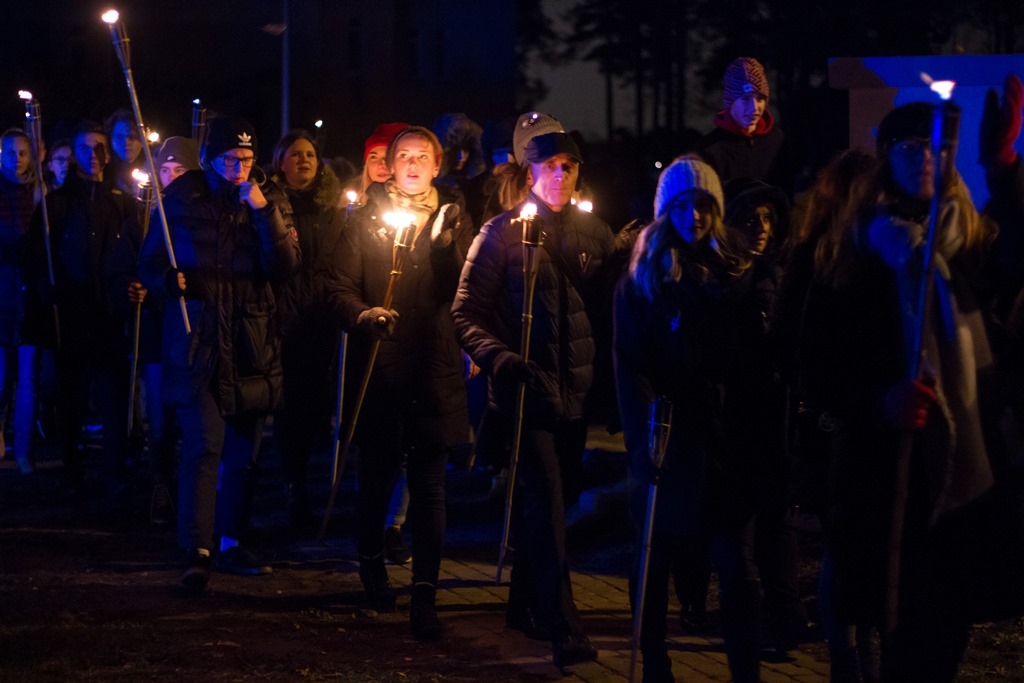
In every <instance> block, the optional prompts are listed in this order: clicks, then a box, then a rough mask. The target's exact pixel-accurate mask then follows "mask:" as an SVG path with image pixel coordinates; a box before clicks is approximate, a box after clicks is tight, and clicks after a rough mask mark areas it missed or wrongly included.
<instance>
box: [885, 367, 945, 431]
mask: <svg viewBox="0 0 1024 683" xmlns="http://www.w3.org/2000/svg"><path fill="white" fill-rule="evenodd" d="M936 399H937V397H936V395H935V390H934V389H932V388H931V387H930V386H928V385H927V384H925V383H924V382H923V381H921V380H918V379H907V380H903V381H902V382H900V383H899V384H894V385H892V386H891V387H889V390H888V391H887V392H885V398H883V399H882V412H883V414H884V415H885V419H886V421H888V422H889V424H891V425H892V426H893V427H896V428H897V429H902V430H903V431H908V432H912V431H916V430H918V429H921V428H922V427H924V426H925V425H926V424H928V409H929V408H931V407H932V405H933V404H934V403H935V401H936Z"/></svg>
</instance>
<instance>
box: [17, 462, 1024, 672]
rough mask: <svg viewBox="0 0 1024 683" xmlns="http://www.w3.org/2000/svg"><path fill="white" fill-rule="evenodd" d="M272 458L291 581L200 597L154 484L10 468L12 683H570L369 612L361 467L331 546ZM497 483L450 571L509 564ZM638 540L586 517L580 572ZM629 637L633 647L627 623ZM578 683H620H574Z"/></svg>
mask: <svg viewBox="0 0 1024 683" xmlns="http://www.w3.org/2000/svg"><path fill="white" fill-rule="evenodd" d="M266 446H267V447H266V450H267V456H266V457H265V458H264V472H263V477H262V484H261V487H260V492H259V495H258V503H257V514H256V517H255V520H254V527H255V528H254V534H253V539H252V544H251V546H252V547H254V548H258V549H259V550H261V551H263V553H264V554H265V555H266V557H267V558H268V559H269V560H270V561H271V562H272V564H273V566H274V568H275V571H274V573H273V574H272V575H271V576H267V577H256V578H239V577H232V576H227V575H223V574H214V576H213V579H212V581H211V584H210V586H209V588H208V590H207V592H206V593H205V594H204V595H202V596H200V597H197V598H196V597H186V596H185V595H183V594H182V593H181V591H180V590H179V589H178V572H179V557H178V554H177V552H176V550H175V536H174V531H173V528H160V527H154V526H152V525H150V524H149V521H148V502H149V489H148V486H146V485H144V483H143V481H142V479H141V478H140V481H139V485H138V486H137V492H136V493H135V495H134V496H133V498H132V506H131V512H130V513H128V514H120V515H118V516H116V517H112V515H111V514H110V512H109V511H108V510H107V509H106V508H105V507H104V505H103V504H102V499H101V498H95V497H94V498H88V497H86V498H84V499H83V498H79V497H74V496H69V495H67V494H65V493H64V492H63V491H62V489H61V488H60V486H59V480H58V474H59V462H58V461H56V460H54V459H49V460H46V459H44V461H43V462H42V467H41V468H40V471H38V472H37V473H36V474H34V475H32V476H28V477H26V476H23V475H21V474H19V473H18V471H17V468H16V467H15V466H14V463H13V458H12V457H11V456H9V457H8V458H7V459H6V460H4V461H0V681H2V682H8V681H18V682H21V681H54V682H57V681H111V682H120V681H124V682H127V681H210V682H220V681H224V682H227V681H240V680H246V681H252V680H266V681H403V682H417V681H437V682H462V681H488V682H489V683H505V682H512V681H539V680H551V679H555V680H557V679H558V677H559V676H558V673H557V670H556V669H554V667H551V666H550V664H547V665H544V664H543V662H540V664H539V665H537V666H530V665H522V664H521V662H522V661H527V662H529V661H532V660H530V659H529V658H530V657H534V658H535V659H536V657H537V654H536V653H537V650H536V647H535V646H534V649H533V650H528V649H527V647H528V644H529V643H530V641H526V640H525V639H522V638H521V637H520V636H519V634H515V633H513V632H506V634H507V637H508V639H509V642H508V643H505V642H502V643H495V644H494V646H493V647H483V648H482V647H481V646H480V643H481V642H483V643H485V644H486V642H487V641H486V639H484V640H481V639H479V638H473V637H464V636H467V631H470V632H472V631H473V630H474V629H475V627H474V626H473V625H472V621H469V622H466V623H462V624H460V625H458V626H456V625H454V624H453V625H452V628H451V629H450V630H449V632H448V637H447V638H446V639H445V640H444V641H442V642H440V643H434V644H422V643H417V642H416V641H414V640H413V639H412V638H411V637H410V636H409V631H408V596H407V595H403V596H402V597H401V598H400V600H399V606H398V610H397V611H396V612H395V613H391V614H381V613H375V612H369V611H364V610H362V609H360V607H359V604H358V598H359V593H360V586H359V579H358V573H357V567H356V564H355V562H354V561H353V560H354V558H355V552H354V548H353V546H352V544H351V540H350V535H349V534H350V531H351V529H352V508H351V500H352V486H351V485H352V478H351V469H352V468H351V467H350V468H349V470H350V473H349V475H348V476H347V477H346V485H345V486H343V488H342V493H341V495H340V496H339V506H338V509H337V511H336V513H335V516H334V518H333V521H332V525H331V530H330V532H329V534H328V536H327V538H326V542H324V543H320V542H317V541H316V538H315V536H316V529H315V528H314V529H310V530H306V531H304V532H295V531H293V530H292V529H290V528H289V527H288V525H287V515H286V512H285V494H284V486H283V485H282V484H281V481H282V478H281V476H280V468H279V463H278V461H277V458H276V455H275V454H274V453H273V444H272V443H270V442H268V443H267V445H266ZM591 462H592V463H596V464H592V466H591V467H589V468H588V470H587V471H588V478H589V481H588V484H589V485H590V486H604V485H608V484H610V483H611V482H613V481H614V480H615V479H617V478H618V477H620V476H621V467H620V464H616V463H617V461H616V459H615V458H614V457H612V458H603V459H602V458H594V459H593V460H592V461H591ZM92 464H95V463H92ZM328 465H329V463H328V458H327V455H326V454H320V455H318V456H316V457H315V458H314V462H313V464H312V467H311V480H314V481H319V482H322V485H321V486H319V487H317V488H314V493H315V494H320V495H321V497H320V498H319V500H324V499H325V498H326V488H327V480H328V474H327V473H328ZM138 469H139V470H141V471H144V470H145V467H144V465H141V466H139V467H138ZM488 486H489V475H488V474H487V473H486V472H484V471H483V470H480V469H477V470H475V471H474V472H471V473H466V472H465V471H464V470H462V469H456V468H452V469H450V471H449V540H448V542H447V546H446V558H449V560H452V561H457V562H458V563H459V566H467V565H469V564H472V563H484V564H486V563H492V564H491V566H493V561H494V558H495V555H496V554H497V552H496V551H497V539H498V537H499V535H500V526H501V508H500V505H494V504H493V503H488V502H487V500H486V493H487V489H488ZM630 535H631V530H630V527H629V524H628V522H627V521H626V520H625V519H624V518H623V515H621V514H614V513H613V514H610V515H609V514H607V513H605V514H603V515H602V516H599V517H598V518H594V517H591V518H584V519H582V521H580V522H578V523H577V524H575V525H574V526H573V527H572V528H571V530H570V535H569V544H570V552H571V555H572V558H573V559H572V564H573V567H574V569H575V570H578V571H581V572H588V573H595V574H596V573H601V574H610V575H614V576H618V577H621V576H623V575H624V571H625V567H626V566H627V565H628V557H629V553H630V550H629V547H630ZM804 541H805V555H806V557H805V558H804V562H803V583H804V590H805V594H806V595H807V596H809V597H808V598H807V603H808V609H809V612H810V613H811V616H812V618H813V616H814V611H815V605H814V600H813V598H812V597H810V596H812V595H813V586H814V581H815V577H814V572H815V570H816V567H817V564H816V553H817V552H818V539H817V537H816V534H815V533H814V532H813V530H810V531H808V533H807V534H806V535H805V538H804ZM488 571H489V570H488ZM396 572H399V573H396ZM401 572H405V570H404V569H398V570H396V569H394V568H392V569H391V573H392V578H393V579H395V580H396V581H395V582H396V585H403V584H404V582H405V581H406V580H407V579H408V576H407V573H401ZM506 576H507V575H506ZM449 580H454V579H449ZM481 583H483V582H481ZM448 609H449V608H448V607H445V606H444V605H442V606H441V609H440V611H441V618H442V620H447V621H449V623H451V621H454V619H455V614H456V613H455V611H454V608H451V609H452V611H451V612H450V613H449V614H447V615H446V610H448ZM460 609H461V611H459V612H458V614H459V615H462V614H465V613H466V607H465V606H462V607H461V608H460ZM473 609H474V610H476V614H475V616H474V615H472V614H471V618H476V619H478V620H485V621H487V622H488V623H490V622H493V621H495V620H502V619H503V605H502V603H501V601H500V600H490V601H486V602H482V603H480V604H478V605H474V606H473ZM460 618H461V617H460ZM616 628H618V627H616ZM619 630H621V631H622V635H624V636H625V637H628V631H629V623H628V619H627V620H623V623H622V625H621V629H619ZM520 641H521V643H520ZM510 649H511V650H510ZM801 650H802V653H803V656H805V657H809V658H812V659H816V660H819V661H823V660H824V659H825V649H824V644H823V643H821V642H820V640H819V641H815V642H811V643H808V644H806V645H805V646H802V647H801ZM510 651H511V654H509V653H510ZM540 652H541V654H542V655H543V654H544V652H543V649H542V650H541V651H540ZM677 675H678V674H677ZM569 679H570V680H608V679H607V678H604V679H602V678H594V677H589V678H588V677H584V678H579V677H574V676H573V675H572V674H569ZM615 680H621V678H615ZM687 680H695V679H693V678H687ZM766 680H768V679H767V678H766ZM772 680H775V679H772ZM786 680H814V679H813V677H811V678H800V679H788V678H787V679H786ZM960 680H962V681H1024V634H1022V630H1021V627H1020V624H1019V623H1012V622H1006V623H1000V624H989V625H984V626H981V627H978V628H976V629H975V632H974V635H973V639H972V646H971V650H970V651H969V653H968V658H967V661H966V663H965V664H964V667H963V669H962V673H961V677H960Z"/></svg>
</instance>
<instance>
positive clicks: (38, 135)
mask: <svg viewBox="0 0 1024 683" xmlns="http://www.w3.org/2000/svg"><path fill="white" fill-rule="evenodd" d="M18 97H20V98H21V99H22V100H24V102H25V122H26V123H27V126H26V128H28V136H29V140H31V143H32V157H33V158H34V159H35V162H36V178H37V179H38V181H39V187H40V189H41V198H40V201H39V206H40V208H41V209H42V215H43V242H44V243H45V245H46V274H47V276H48V277H49V278H50V289H51V290H53V289H55V288H56V286H57V281H56V278H55V277H54V272H53V246H52V245H51V244H50V213H49V210H48V209H47V207H46V181H45V180H44V176H43V157H42V153H41V152H42V141H43V120H42V118H41V117H40V115H39V102H37V101H36V99H35V98H34V97H32V93H30V92H29V91H28V90H19V91H18ZM53 328H54V330H56V335H57V336H56V340H57V348H60V314H59V313H58V312H57V300H56V298H54V301H53Z"/></svg>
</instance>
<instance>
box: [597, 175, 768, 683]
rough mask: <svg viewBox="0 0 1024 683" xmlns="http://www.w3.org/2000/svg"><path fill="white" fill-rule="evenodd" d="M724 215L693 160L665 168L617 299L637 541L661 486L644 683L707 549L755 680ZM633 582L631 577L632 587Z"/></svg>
mask: <svg viewBox="0 0 1024 683" xmlns="http://www.w3.org/2000/svg"><path fill="white" fill-rule="evenodd" d="M723 204H724V198H723V192H722V185H721V182H720V181H719V178H718V174H717V173H715V171H714V169H712V168H711V166H710V165H708V164H707V163H705V162H703V161H701V160H700V159H699V158H698V157H696V156H692V155H688V156H683V157H680V158H678V159H676V160H675V161H673V162H672V163H671V164H670V165H669V166H668V167H667V168H666V169H665V170H664V171H663V172H662V174H661V177H660V178H659V180H658V187H657V191H656V193H655V198H654V217H655V218H654V221H653V222H651V223H650V224H649V225H647V226H646V227H645V228H644V229H643V232H642V233H641V235H640V238H639V240H638V241H637V243H636V245H635V247H634V249H633V255H632V259H631V261H630V265H629V272H628V274H627V275H625V276H623V277H622V278H621V279H620V281H619V284H618V288H617V289H616V293H615V300H614V320H615V325H614V344H613V353H614V360H615V386H616V393H617V397H618V402H619V410H620V413H621V415H622V427H623V431H624V432H625V438H626V450H627V452H628V453H629V493H630V510H631V513H632V516H633V518H634V520H635V523H636V525H637V527H638V532H639V530H640V529H642V528H643V526H642V524H643V520H644V519H645V508H646V505H647V501H648V496H649V493H648V489H649V484H651V483H653V482H656V481H657V482H658V488H659V489H660V492H659V497H658V508H657V510H656V512H655V516H654V520H653V533H652V540H651V545H650V551H649V554H648V557H647V560H648V561H647V565H648V567H649V571H648V574H647V577H646V579H647V584H646V594H645V599H644V604H643V605H637V604H634V605H633V606H632V607H633V611H634V614H637V615H642V619H641V624H640V634H639V635H640V638H639V647H640V651H641V652H642V653H643V680H644V682H645V683H667V682H670V681H673V680H675V679H674V678H673V677H672V662H671V660H670V659H669V654H668V649H667V647H666V643H665V638H666V635H667V626H666V614H667V610H668V583H669V577H670V572H671V568H672V565H673V563H675V562H679V561H682V563H683V564H684V565H686V564H689V563H692V562H693V561H694V558H698V559H699V558H702V557H703V553H704V550H703V548H704V545H703V543H702V542H701V539H704V538H709V539H710V540H711V548H712V557H713V560H714V563H715V566H716V568H717V570H718V575H719V586H720V593H721V605H722V631H723V636H724V639H725V651H726V656H727V658H728V662H729V670H730V673H731V674H732V680H734V681H738V682H750V681H757V680H759V670H760V661H759V659H760V654H761V652H760V642H759V637H758V630H759V624H758V603H759V589H758V585H757V581H756V578H755V577H754V576H753V573H752V572H751V571H749V568H748V565H747V563H746V562H745V561H744V553H743V543H742V538H743V530H744V528H745V526H746V523H747V522H748V521H749V520H750V519H751V518H752V517H753V512H754V511H753V505H752V500H750V497H749V496H743V495H741V491H743V488H742V484H743V483H745V481H746V479H747V478H748V477H749V474H748V470H749V468H747V467H745V466H744V465H745V464H746V463H745V462H744V460H743V454H742V453H736V449H735V448H734V447H733V444H731V443H730V441H731V439H732V438H733V435H730V434H728V433H727V430H726V429H725V426H726V425H727V424H728V422H729V418H730V412H731V411H730V405H731V404H732V403H733V402H734V397H733V395H732V394H733V392H735V391H737V390H738V391H741V392H742V391H743V389H744V385H743V384H742V383H737V379H742V377H737V375H738V374H740V373H739V372H738V371H740V370H741V369H742V367H743V365H742V363H740V362H738V361H739V359H738V356H739V355H740V354H739V352H740V350H741V349H742V342H743V339H744V338H745V337H747V336H749V335H748V330H749V329H750V328H751V327H752V326H753V325H760V321H761V315H760V310H759V309H758V308H756V307H751V306H750V305H749V303H750V301H751V299H752V292H753V288H752V286H751V281H752V277H751V275H752V269H751V267H750V261H749V259H748V257H747V256H746V255H745V254H744V249H743V246H742V244H739V243H737V242H738V240H736V238H735V237H734V235H733V234H732V233H731V232H730V231H729V230H727V229H726V227H725V225H724V224H723V222H722V214H723ZM657 396H664V397H667V398H668V399H669V400H670V401H671V402H672V405H673V420H672V433H671V437H672V438H671V439H670V440H669V442H668V447H667V453H666V454H665V455H664V464H663V466H662V467H661V468H660V469H658V468H655V467H653V466H652V464H651V456H652V454H651V451H650V447H649V441H648V434H649V431H648V414H649V413H648V406H649V405H650V403H651V401H652V399H654V398H655V397H657ZM741 417H742V416H741ZM747 417H748V419H749V416H747ZM638 537H639V538H642V536H639V534H638ZM637 545H638V553H637V557H638V558H639V557H640V552H639V551H640V550H641V545H640V543H639V542H638V544H637ZM637 580H638V579H637V573H635V572H634V573H632V574H631V576H630V581H631V583H635V582H636V581H637ZM634 594H636V591H631V595H634Z"/></svg>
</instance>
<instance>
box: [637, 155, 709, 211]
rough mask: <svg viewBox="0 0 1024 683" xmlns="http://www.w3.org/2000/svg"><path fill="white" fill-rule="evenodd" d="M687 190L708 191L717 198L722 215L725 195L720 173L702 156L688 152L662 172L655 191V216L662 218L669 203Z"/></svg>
mask: <svg viewBox="0 0 1024 683" xmlns="http://www.w3.org/2000/svg"><path fill="white" fill-rule="evenodd" d="M687 190H703V191H704V192H707V193H708V194H709V195H711V196H712V197H714V198H715V202H717V203H718V215H722V213H723V211H724V207H725V195H724V194H723V192H722V182H721V181H720V180H719V179H718V174H717V173H715V169H713V168H711V167H710V166H708V165H707V164H706V163H705V162H703V161H701V159H700V157H698V156H696V155H692V154H687V155H684V156H681V157H678V158H677V159H676V160H675V161H673V162H672V163H671V164H669V165H668V168H666V169H665V170H664V171H662V172H661V177H659V178H658V189H657V191H656V192H655V193H654V217H655V218H661V217H662V216H663V215H664V214H665V209H667V208H668V205H669V203H671V201H672V200H673V199H675V198H676V197H678V196H679V195H680V194H682V193H683V192H686V191H687Z"/></svg>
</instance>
